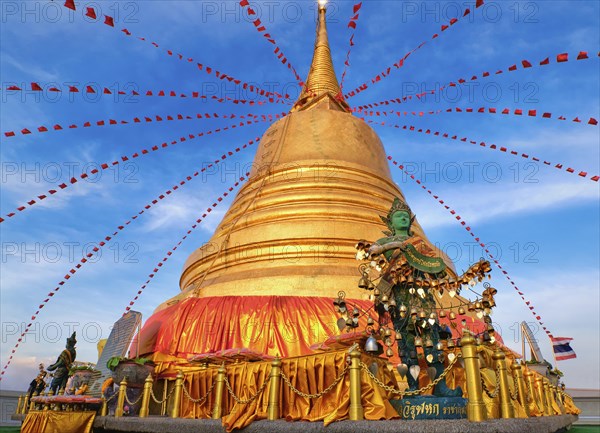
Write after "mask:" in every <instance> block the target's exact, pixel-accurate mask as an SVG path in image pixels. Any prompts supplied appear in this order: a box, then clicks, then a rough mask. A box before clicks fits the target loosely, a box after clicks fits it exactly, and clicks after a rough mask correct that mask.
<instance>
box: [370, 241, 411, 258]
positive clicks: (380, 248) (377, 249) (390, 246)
mask: <svg viewBox="0 0 600 433" xmlns="http://www.w3.org/2000/svg"><path fill="white" fill-rule="evenodd" d="M403 246H404V242H402V241H394V242H388V243H386V244H383V245H380V244H378V243H374V244H373V245H371V248H369V255H370V256H372V255H377V254H383V253H385V252H386V251H389V250H395V249H396V248H402V247H403Z"/></svg>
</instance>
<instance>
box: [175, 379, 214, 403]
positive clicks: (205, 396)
mask: <svg viewBox="0 0 600 433" xmlns="http://www.w3.org/2000/svg"><path fill="white" fill-rule="evenodd" d="M216 383H217V382H216V381H213V383H212V385H211V386H210V388H209V389H208V391H206V394H204V396H202V397H200V398H196V399H194V398H192V396H191V395H190V393H189V392H188V390H187V387H186V386H184V387H183V395H185V397H186V398H187V399H188V400H189V401H191V402H192V403H194V404H198V403H200V402H201V401H204V400H206V399H207V398H208V396H209V395H210V393H211V392H212V390H213V389H214V388H215V385H216Z"/></svg>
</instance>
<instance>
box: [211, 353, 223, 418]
mask: <svg viewBox="0 0 600 433" xmlns="http://www.w3.org/2000/svg"><path fill="white" fill-rule="evenodd" d="M225 374H227V370H226V369H225V363H223V364H221V366H220V367H219V370H218V371H217V379H216V381H217V383H216V384H215V405H214V406H213V414H212V417H213V419H220V418H221V417H222V416H223V389H224V388H225Z"/></svg>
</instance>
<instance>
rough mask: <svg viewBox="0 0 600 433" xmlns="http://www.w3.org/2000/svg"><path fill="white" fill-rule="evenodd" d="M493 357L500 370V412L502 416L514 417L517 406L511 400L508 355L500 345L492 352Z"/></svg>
mask: <svg viewBox="0 0 600 433" xmlns="http://www.w3.org/2000/svg"><path fill="white" fill-rule="evenodd" d="M492 359H493V360H494V361H496V368H497V369H498V371H499V372H500V383H497V384H496V386H499V387H500V413H501V417H502V418H514V417H515V408H514V407H513V405H512V402H511V401H510V387H509V385H508V374H507V372H506V355H505V354H504V352H503V351H502V349H500V348H499V347H498V348H497V349H496V351H495V352H494V353H493V354H492Z"/></svg>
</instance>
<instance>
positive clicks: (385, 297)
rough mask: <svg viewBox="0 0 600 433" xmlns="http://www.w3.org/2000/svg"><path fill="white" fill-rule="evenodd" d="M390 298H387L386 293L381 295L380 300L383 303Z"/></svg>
mask: <svg viewBox="0 0 600 433" xmlns="http://www.w3.org/2000/svg"><path fill="white" fill-rule="evenodd" d="M389 299H390V298H388V295H383V296H382V297H381V302H383V303H384V304H385V303H386V302H387V301H388V300H389Z"/></svg>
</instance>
